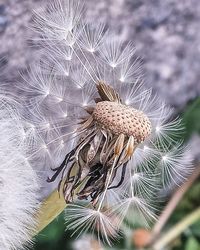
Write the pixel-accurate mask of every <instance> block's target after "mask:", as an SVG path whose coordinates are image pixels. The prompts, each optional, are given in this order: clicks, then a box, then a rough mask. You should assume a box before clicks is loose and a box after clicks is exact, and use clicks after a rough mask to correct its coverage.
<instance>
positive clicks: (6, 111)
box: [0, 95, 38, 250]
mask: <svg viewBox="0 0 200 250" xmlns="http://www.w3.org/2000/svg"><path fill="white" fill-rule="evenodd" d="M25 137H26V134H25V132H24V129H23V126H22V123H21V122H20V120H19V117H18V114H17V110H16V109H15V105H14V104H13V103H11V102H10V101H8V99H7V98H5V97H4V96H3V95H0V159H1V161H0V249H1V250H11V249H12V250H13V249H19V248H20V249H21V247H23V246H25V245H27V242H29V243H30V242H31V240H30V239H31V234H32V233H33V229H34V226H35V220H34V213H35V211H36V208H37V206H38V202H37V187H38V184H37V178H36V175H35V173H34V171H33V169H32V168H31V166H30V164H29V163H28V161H27V160H26V151H27V149H26V144H25V143H24V138H25Z"/></svg>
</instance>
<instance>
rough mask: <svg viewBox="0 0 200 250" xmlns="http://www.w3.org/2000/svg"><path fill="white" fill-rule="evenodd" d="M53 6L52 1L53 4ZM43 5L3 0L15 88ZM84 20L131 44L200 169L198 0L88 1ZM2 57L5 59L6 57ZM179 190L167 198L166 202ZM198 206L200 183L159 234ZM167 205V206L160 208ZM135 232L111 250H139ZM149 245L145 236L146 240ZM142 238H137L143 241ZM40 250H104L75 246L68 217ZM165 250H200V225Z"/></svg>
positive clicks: (6, 51) (82, 243)
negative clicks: (34, 16)
mask: <svg viewBox="0 0 200 250" xmlns="http://www.w3.org/2000/svg"><path fill="white" fill-rule="evenodd" d="M49 1H50V0H49ZM45 2H46V1H44V0H0V59H1V60H0V64H1V65H0V66H5V67H4V72H3V74H4V76H5V77H6V78H7V80H8V81H12V82H16V81H17V80H18V78H19V71H23V70H25V69H26V67H27V65H30V64H31V62H32V61H33V60H35V59H36V51H35V49H34V48H33V46H31V43H30V42H27V40H29V38H30V37H33V36H34V34H32V30H31V29H29V28H28V27H29V26H30V24H31V22H32V11H33V10H37V9H39V8H40V7H41V5H45ZM85 2H86V3H85V5H86V8H85V9H86V12H85V17H86V18H87V19H88V20H89V21H93V22H95V21H96V20H97V19H98V20H99V21H102V22H104V23H106V24H107V25H108V26H109V27H110V28H111V29H112V30H114V31H115V32H116V33H117V34H118V36H119V37H123V39H125V40H132V41H134V44H135V46H136V48H137V54H139V55H140V56H141V57H142V59H143V67H144V77H145V80H146V84H147V85H149V86H151V87H152V88H153V90H154V91H157V92H158V94H159V95H160V96H161V97H162V99H163V100H164V101H165V102H166V103H168V104H169V105H170V106H172V107H174V111H175V113H176V114H179V115H180V116H181V117H182V118H183V121H184V123H185V126H186V133H185V134H184V136H183V140H186V141H189V143H190V145H191V154H192V156H193V157H194V166H195V168H196V169H197V168H200V165H198V164H199V161H200V97H199V96H200V1H199V0H86V1H85ZM2 58H3V59H2ZM174 192H175V190H172V191H171V193H169V194H168V201H170V199H171V197H173V194H174ZM199 206H200V181H199V178H198V177H197V178H196V180H195V181H193V182H192V185H191V188H189V190H188V191H187V192H186V194H185V195H184V196H183V198H182V199H181V202H179V203H178V204H177V207H176V209H175V210H174V211H173V213H172V215H171V216H170V218H169V220H168V221H167V223H166V224H165V226H164V228H163V229H162V235H165V234H167V232H168V231H169V230H172V229H173V228H174V227H175V225H176V223H177V222H180V221H182V220H183V219H184V218H185V217H186V216H187V215H188V214H190V213H191V212H193V211H195V209H197V208H198V207H199ZM163 207H164V206H163ZM134 235H135V236H136V235H137V231H136V229H134V230H132V229H130V231H129V232H127V236H126V239H122V240H121V241H120V242H119V243H117V244H116V245H115V246H114V247H113V248H112V249H138V247H136V246H134V243H136V245H137V242H135V236H134ZM142 236H143V237H144V238H145V239H146V238H147V235H145V236H144V235H142ZM142 236H141V234H139V236H138V235H137V239H141V241H142V242H143V241H145V239H143V238H142ZM35 242H36V244H35V246H34V248H33V249H35V250H56V249H58V250H64V249H65V250H70V249H75V250H79V249H84V248H85V250H90V249H101V247H100V246H98V244H97V243H96V242H95V240H93V239H91V238H90V237H89V236H87V237H84V238H82V239H81V240H79V241H75V239H74V238H73V237H71V236H70V232H66V231H65V225H64V219H63V215H60V217H59V218H58V219H57V220H55V221H54V222H53V223H52V224H50V225H49V226H48V227H47V228H46V229H45V230H44V231H43V232H41V233H40V235H39V236H37V237H36V239H35ZM164 249H170V250H200V221H199V220H197V221H195V223H193V225H192V226H190V227H187V229H185V230H184V232H182V233H181V234H179V235H178V236H177V237H176V239H175V240H173V241H172V242H170V244H167V246H166V247H165V248H164Z"/></svg>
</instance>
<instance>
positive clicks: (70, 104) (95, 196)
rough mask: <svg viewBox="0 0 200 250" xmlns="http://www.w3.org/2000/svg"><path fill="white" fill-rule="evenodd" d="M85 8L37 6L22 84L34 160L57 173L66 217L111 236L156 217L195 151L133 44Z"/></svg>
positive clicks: (47, 174)
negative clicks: (33, 49) (32, 57)
mask: <svg viewBox="0 0 200 250" xmlns="http://www.w3.org/2000/svg"><path fill="white" fill-rule="evenodd" d="M83 13H84V6H83V4H82V1H76V0H74V1H72V0H65V1H59V0H57V1H51V2H50V3H49V4H48V6H47V8H44V9H41V10H40V11H38V12H37V13H35V15H34V24H33V27H32V28H33V29H34V30H35V32H36V35H35V38H34V43H35V44H36V45H37V46H38V47H39V48H40V49H39V60H37V62H36V63H35V64H34V65H32V66H31V67H30V69H29V76H28V77H27V76H24V80H23V81H22V82H21V83H20V84H18V86H17V88H16V92H17V95H18V96H20V101H21V102H22V103H23V107H24V110H23V112H22V114H23V118H24V119H25V120H26V124H27V131H29V135H31V138H32V139H31V142H30V144H31V145H30V147H31V150H32V155H33V157H32V164H33V165H35V166H37V170H38V171H41V172H42V175H43V180H44V182H45V183H46V179H47V182H48V184H46V185H49V187H50V186H51V185H54V184H55V183H56V185H57V188H58V193H57V194H56V197H57V199H58V200H59V199H60V198H64V200H65V202H66V205H67V209H66V211H65V218H66V222H67V223H66V224H67V227H68V228H69V229H71V230H72V231H73V232H74V234H78V235H79V234H81V233H83V232H87V231H89V232H95V234H96V236H97V237H98V238H99V239H101V240H102V241H104V242H106V243H111V242H112V240H113V239H115V238H116V237H117V236H118V235H119V234H120V231H121V230H122V228H123V226H124V225H127V224H132V223H134V221H137V222H142V223H143V225H144V224H146V225H148V224H149V223H150V222H151V221H152V220H155V219H156V214H157V204H156V202H155V201H156V200H158V198H157V197H159V195H160V191H161V190H162V189H163V188H168V187H170V186H172V185H175V184H176V185H179V184H180V183H182V182H183V181H184V180H185V178H186V177H187V175H188V174H189V173H190V171H191V168H190V167H188V166H190V159H189V158H188V157H187V154H186V151H187V147H185V146H183V145H182V141H180V137H181V136H180V135H181V133H182V131H183V128H182V126H181V121H180V120H179V119H178V118H174V117H173V110H171V109H170V108H169V107H167V106H166V105H165V104H164V103H163V102H162V100H160V99H159V97H157V96H156V95H155V94H154V93H153V91H152V90H151V89H148V88H146V87H145V81H144V79H143V74H142V69H141V63H140V59H139V58H138V56H137V55H136V49H135V47H134V46H133V44H132V43H131V42H127V41H123V40H120V38H119V37H117V36H116V35H115V34H113V33H111V32H109V31H108V30H107V29H106V26H105V25H103V24H101V23H100V24H98V23H95V24H94V23H88V22H87V20H85V19H84V18H83V16H82V15H83ZM49 170H50V171H49ZM59 197H60V198H59ZM52 206H56V203H55V204H52Z"/></svg>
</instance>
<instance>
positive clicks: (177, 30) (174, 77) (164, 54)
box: [0, 0, 200, 109]
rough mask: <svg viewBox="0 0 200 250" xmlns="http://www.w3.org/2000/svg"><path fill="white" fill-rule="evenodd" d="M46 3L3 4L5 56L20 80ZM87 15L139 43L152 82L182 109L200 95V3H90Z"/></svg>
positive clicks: (1, 51) (0, 40) (0, 26)
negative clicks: (35, 19) (35, 16)
mask: <svg viewBox="0 0 200 250" xmlns="http://www.w3.org/2000/svg"><path fill="white" fill-rule="evenodd" d="M45 2H46V1H44V0H43V1H42V0H0V44H1V46H0V57H2V56H6V57H7V74H8V76H9V77H13V78H15V77H16V76H17V74H18V73H17V72H18V71H19V70H22V69H24V68H25V67H26V66H27V65H28V64H29V63H31V62H32V61H33V59H34V56H35V51H34V49H33V48H32V47H30V46H28V45H27V41H26V39H27V38H28V37H30V36H31V33H32V31H31V30H30V29H28V28H27V27H28V26H29V25H30V23H31V18H32V11H33V9H38V8H40V6H41V5H44V4H45ZM86 17H87V19H89V20H93V21H96V20H97V19H98V20H99V21H103V22H105V23H107V24H108V25H109V26H110V27H111V28H112V29H114V30H115V31H116V32H118V34H119V36H121V37H123V38H124V39H128V40H133V41H134V43H135V45H136V47H137V50H138V54H139V55H140V56H141V57H142V58H143V61H144V72H145V75H146V81H147V84H149V85H151V86H152V87H153V88H154V89H155V90H157V91H158V92H159V94H160V95H161V96H162V98H163V99H164V100H166V102H167V103H169V104H170V105H173V106H175V107H177V108H179V109H181V108H183V107H184V105H185V104H186V103H187V102H188V101H189V100H191V99H193V98H194V97H196V96H197V95H199V94H200V83H199V79H200V77H199V76H200V70H199V68H200V33H199V23H200V1H199V0H182V1H177V0H165V1H162V0H148V1H147V0H101V1H99V0H87V1H86Z"/></svg>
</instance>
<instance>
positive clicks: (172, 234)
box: [153, 208, 200, 250]
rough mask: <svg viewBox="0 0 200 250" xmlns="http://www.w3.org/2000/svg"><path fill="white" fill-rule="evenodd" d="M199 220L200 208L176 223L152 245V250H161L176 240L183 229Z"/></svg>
mask: <svg viewBox="0 0 200 250" xmlns="http://www.w3.org/2000/svg"><path fill="white" fill-rule="evenodd" d="M199 219H200V208H197V209H196V210H195V211H194V212H192V213H191V214H189V215H188V216H187V217H186V218H185V219H184V220H182V221H181V222H179V223H177V224H176V225H175V226H174V227H173V228H172V229H170V230H169V231H168V232H167V233H165V235H164V236H162V237H161V238H160V239H159V240H158V241H157V242H155V243H154V245H153V249H154V250H161V249H163V248H164V247H165V246H166V245H167V244H169V243H170V242H171V241H173V240H174V239H176V238H177V236H179V235H180V234H181V233H182V232H183V231H184V230H185V229H187V228H188V227H189V226H190V225H192V224H193V223H194V222H196V221H197V220H199Z"/></svg>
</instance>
